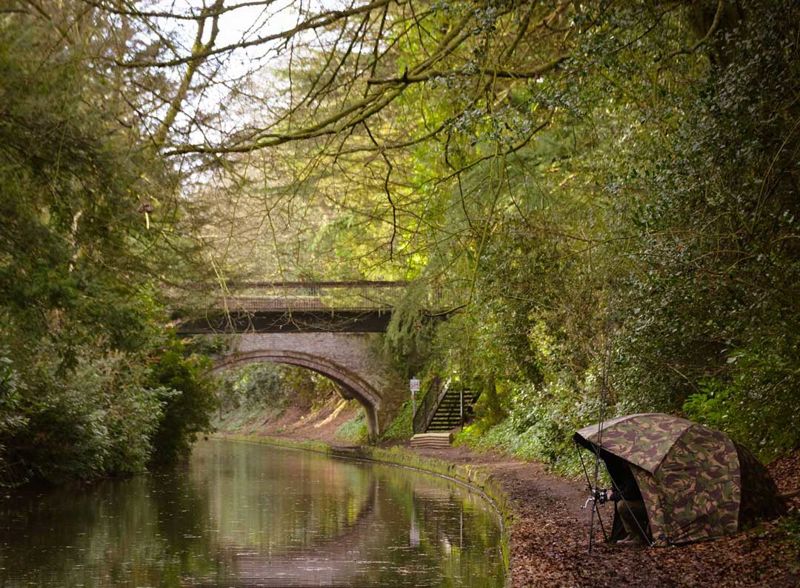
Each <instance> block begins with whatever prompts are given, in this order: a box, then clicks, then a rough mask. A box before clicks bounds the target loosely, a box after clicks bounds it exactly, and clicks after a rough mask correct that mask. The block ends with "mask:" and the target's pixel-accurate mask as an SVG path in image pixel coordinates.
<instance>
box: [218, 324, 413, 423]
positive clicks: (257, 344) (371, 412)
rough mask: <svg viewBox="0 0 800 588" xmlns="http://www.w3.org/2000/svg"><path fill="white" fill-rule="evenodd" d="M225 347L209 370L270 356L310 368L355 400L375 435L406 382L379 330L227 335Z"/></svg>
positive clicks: (388, 417)
mask: <svg viewBox="0 0 800 588" xmlns="http://www.w3.org/2000/svg"><path fill="white" fill-rule="evenodd" d="M230 337H231V344H230V346H229V352H228V353H227V354H226V355H225V356H224V357H221V358H220V359H219V361H217V363H216V364H215V367H214V369H215V370H220V369H225V368H227V367H232V366H235V365H242V364H245V363H252V362H256V361H271V362H275V363H284V364H289V365H296V366H300V367H305V368H308V369H311V370H314V371H316V372H318V373H320V374H322V375H324V376H326V377H328V378H330V379H331V380H333V381H335V382H336V383H338V384H339V385H340V387H341V388H342V391H343V393H344V394H345V395H348V396H350V397H352V398H355V399H357V400H358V401H359V402H360V403H361V404H362V405H363V406H364V409H365V411H366V414H367V424H368V427H369V432H370V436H371V437H372V438H375V437H376V436H377V435H378V434H379V433H380V432H381V431H382V429H383V428H384V427H385V426H386V425H387V424H388V423H389V422H390V421H391V419H392V418H394V416H395V415H396V414H397V411H398V410H399V408H400V405H401V404H402V403H403V401H404V400H405V397H406V396H407V395H408V390H407V387H408V386H407V383H406V382H405V380H404V379H403V378H401V377H400V375H399V374H397V373H396V371H395V370H394V369H393V368H392V366H391V363H390V362H389V361H388V359H387V358H386V357H385V356H384V355H383V353H382V352H381V348H382V345H381V338H382V335H381V334H380V333H337V332H312V333H301V332H289V333H243V334H238V335H230Z"/></svg>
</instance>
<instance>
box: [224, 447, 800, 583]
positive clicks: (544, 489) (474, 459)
mask: <svg viewBox="0 0 800 588" xmlns="http://www.w3.org/2000/svg"><path fill="white" fill-rule="evenodd" d="M232 437H233V438H238V439H247V440H250V441H257V442H260V443H266V444H277V445H282V446H291V447H297V448H303V449H308V450H312V451H319V452H323V453H327V454H332V455H337V456H340V457H347V458H351V459H353V458H354V459H368V460H373V461H380V462H386V463H392V464H395V465H400V466H403V467H411V468H415V469H419V470H422V471H425V472H429V473H434V474H438V475H442V476H446V477H449V478H452V479H455V480H458V481H460V482H462V483H465V484H468V485H470V486H471V487H473V488H475V489H477V490H479V491H480V492H482V493H484V494H485V495H486V496H488V497H489V498H490V499H491V501H492V502H493V503H494V504H495V506H496V508H497V509H498V511H499V512H500V513H501V516H502V518H503V521H504V529H505V530H504V535H503V536H504V540H505V541H506V542H507V543H506V545H507V547H506V553H507V562H508V563H509V568H510V573H509V577H510V583H511V585H512V586H514V587H523V586H559V587H560V586H564V587H571V586H575V587H606V586H607V587H609V588H611V587H613V586H619V585H626V586H642V587H645V586H647V587H648V588H651V587H652V586H654V585H655V586H675V587H686V588H689V587H693V586H722V587H727V586H748V587H754V588H755V587H758V586H777V587H784V586H786V587H790V586H800V543H798V531H797V529H794V527H793V525H795V524H796V521H797V517H796V514H795V515H794V516H793V517H789V518H785V519H783V520H778V521H771V522H765V523H762V524H760V525H759V526H757V527H755V528H753V529H750V530H748V531H745V532H742V533H739V534H737V535H735V536H732V537H726V538H722V539H719V540H717V541H712V542H705V543H698V544H694V545H687V546H682V547H671V548H639V547H632V546H618V545H609V544H606V543H604V542H603V537H602V529H601V528H600V526H599V525H595V542H594V548H593V552H592V553H591V554H589V553H587V547H588V529H589V513H588V511H587V510H584V509H582V506H583V505H584V502H585V498H586V492H585V491H584V490H583V488H582V485H581V484H580V483H578V482H575V481H572V480H567V479H564V478H561V477H558V476H555V475H553V474H551V473H549V472H548V471H547V470H546V468H545V467H544V466H543V465H542V464H538V463H530V462H523V461H520V460H517V459H513V458H509V457H508V456H504V455H500V454H496V453H476V452H473V451H470V450H469V449H467V448H464V447H449V448H445V449H411V448H410V447H408V446H405V445H400V446H394V447H388V448H386V447H353V446H347V447H341V446H336V445H332V444H329V443H325V442H321V441H312V440H298V439H286V438H280V437H264V436H260V435H247V436H238V435H234V436H232ZM798 466H800V455H799V454H797V453H795V454H794V455H793V456H790V457H787V458H786V459H785V460H782V461H780V462H778V463H776V464H773V466H772V467H771V469H772V470H773V474H774V475H775V477H776V480H777V482H778V484H779V486H780V485H790V484H791V483H792V478H793V477H796V476H797V468H798ZM612 514H613V507H611V506H610V505H608V506H606V507H605V511H604V512H603V524H604V525H605V527H606V529H608V528H609V527H610V522H611V521H610V518H611V516H612Z"/></svg>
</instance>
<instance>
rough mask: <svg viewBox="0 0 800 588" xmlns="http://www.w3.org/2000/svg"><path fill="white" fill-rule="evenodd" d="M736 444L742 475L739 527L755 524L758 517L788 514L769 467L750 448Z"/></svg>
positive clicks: (767, 517)
mask: <svg viewBox="0 0 800 588" xmlns="http://www.w3.org/2000/svg"><path fill="white" fill-rule="evenodd" d="M734 445H736V453H737V454H738V455H739V470H740V471H741V476H742V502H741V504H740V505H739V528H740V529H741V528H742V527H746V526H748V525H751V524H753V523H754V522H755V521H757V520H758V519H773V518H775V517H778V516H781V515H783V514H786V504H785V503H784V502H783V500H782V499H781V498H780V496H779V495H778V488H777V487H776V486H775V482H773V481H772V478H770V476H769V472H768V471H767V468H765V467H764V466H763V465H762V464H761V462H760V461H758V459H757V458H756V456H755V455H753V454H752V453H751V452H750V450H749V449H747V448H746V447H743V446H741V445H739V444H738V443H735V442H734Z"/></svg>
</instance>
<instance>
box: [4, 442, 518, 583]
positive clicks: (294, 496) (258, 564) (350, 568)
mask: <svg viewBox="0 0 800 588" xmlns="http://www.w3.org/2000/svg"><path fill="white" fill-rule="evenodd" d="M265 456H271V457H269V458H267V457H265ZM195 457H196V459H195V460H193V464H192V467H191V469H190V470H189V472H188V475H186V472H162V473H159V474H156V475H154V476H152V477H141V478H134V479H131V480H122V481H110V482H106V483H104V484H101V485H99V486H97V487H93V488H91V489H89V490H88V491H87V492H83V491H81V492H75V491H67V492H48V493H45V494H43V495H41V496H31V497H28V498H27V499H23V498H22V497H19V496H15V498H14V499H13V500H6V501H1V500H0V509H2V510H3V512H2V513H0V516H2V518H1V519H0V542H2V549H0V567H4V568H6V570H19V569H21V567H22V566H24V565H27V569H28V570H29V571H28V572H27V576H26V580H33V582H34V583H35V584H38V585H48V584H49V585H51V586H64V585H76V584H81V583H84V584H86V585H158V586H193V585H196V586H203V585H206V586H216V585H226V586H253V585H259V584H260V585H266V586H269V585H279V586H292V585H306V586H307V585H314V584H315V583H316V584H324V585H351V586H352V585H357V586H375V585H383V586H404V585H441V584H442V583H445V584H452V585H459V584H462V582H464V579H466V581H465V582H464V583H466V584H468V585H481V581H480V580H478V578H481V577H485V578H488V579H487V580H486V583H485V585H487V586H491V585H502V572H503V565H502V559H501V557H500V556H499V553H498V545H499V531H498V530H497V525H496V521H495V520H494V518H493V515H492V514H491V513H488V512H486V511H485V510H484V509H485V505H484V504H483V503H482V501H480V500H479V499H478V498H477V497H475V496H473V495H470V494H469V493H466V492H465V491H463V490H462V489H461V488H458V487H456V486H454V485H453V484H451V483H449V482H447V481H444V480H441V479H437V478H433V477H429V476H423V475H420V474H417V473H416V472H409V471H407V470H400V469H398V468H387V467H381V466H375V465H367V464H359V463H353V462H345V461H339V460H330V459H328V458H325V457H321V456H314V455H311V454H307V453H300V452H290V451H284V450H275V449H272V448H269V447H265V446H248V445H242V444H232V443H210V444H207V445H201V446H199V447H198V450H197V454H196V456H195ZM21 530H26V533H27V535H25V534H24V533H23V532H22V531H21ZM66 546H69V547H66ZM487 553H488V554H489V557H488V558H487V556H486V554H487ZM492 554H495V555H494V556H493V555H492ZM3 573H4V572H2V571H0V580H3V575H2V574H3ZM443 578H445V580H443ZM49 579H52V581H50V580H49ZM98 579H100V580H98ZM6 580H7V579H6ZM476 582H477V584H476ZM17 583H18V584H22V583H23V582H21V581H17ZM12 584H13V582H12ZM0 585H3V582H2V581H0Z"/></svg>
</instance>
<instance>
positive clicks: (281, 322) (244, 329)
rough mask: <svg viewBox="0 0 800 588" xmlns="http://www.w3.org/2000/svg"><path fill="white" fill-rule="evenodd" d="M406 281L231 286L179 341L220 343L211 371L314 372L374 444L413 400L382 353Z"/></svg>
mask: <svg viewBox="0 0 800 588" xmlns="http://www.w3.org/2000/svg"><path fill="white" fill-rule="evenodd" d="M405 286H406V284H405V283H404V282H315V283H307V282H278V283H264V282H257V283H252V282H251V283H243V284H234V285H230V290H231V293H230V294H229V295H226V296H223V297H217V298H212V299H209V300H207V301H206V304H205V307H206V308H208V309H209V310H207V311H206V312H205V316H203V317H202V318H194V319H191V320H187V321H183V322H181V323H180V324H179V326H178V332H179V333H180V334H182V335H209V336H216V337H218V336H223V337H225V338H226V339H228V341H227V343H228V345H227V351H226V352H225V353H224V354H223V355H221V356H219V357H218V358H217V361H216V363H215V366H214V370H215V371H218V370H224V369H227V368H231V367H234V366H240V365H244V364H247V363H253V362H259V361H269V362H274V363H283V364H288V365H295V366H300V367H304V368H307V369H310V370H313V371H315V372H317V373H319V374H322V375H323V376H326V377H328V378H330V379H331V380H333V381H334V382H336V383H337V384H338V385H339V387H340V389H341V390H342V393H343V394H344V395H345V397H349V398H355V399H356V400H358V401H359V402H360V403H361V404H362V405H363V406H364V410H365V413H366V415H367V426H368V428H369V433H370V436H371V437H372V438H375V437H376V436H377V435H378V434H379V433H380V432H381V430H382V427H383V426H384V425H385V424H386V423H387V422H389V421H390V420H391V418H393V417H394V416H395V414H396V413H397V410H398V409H399V407H400V405H401V404H402V402H403V400H404V399H405V397H406V395H407V394H408V391H407V383H406V381H405V378H402V377H401V376H400V374H398V373H396V370H394V368H393V367H392V365H391V363H390V361H389V360H388V358H387V357H385V355H384V354H383V353H382V352H381V348H382V345H381V344H382V336H381V334H382V333H383V332H385V330H386V327H387V325H388V323H389V319H390V318H391V312H392V307H393V305H394V302H395V300H397V298H398V297H399V295H401V294H402V291H403V290H404V288H405Z"/></svg>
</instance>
